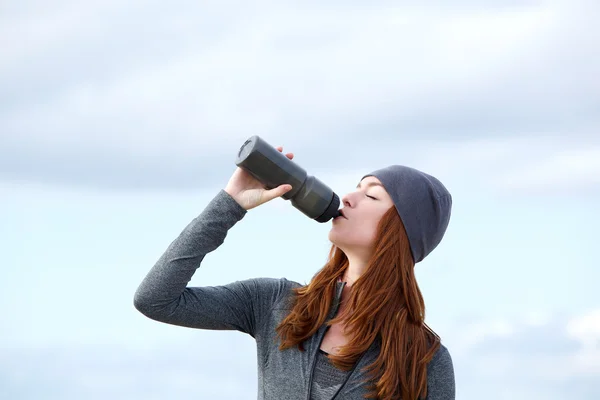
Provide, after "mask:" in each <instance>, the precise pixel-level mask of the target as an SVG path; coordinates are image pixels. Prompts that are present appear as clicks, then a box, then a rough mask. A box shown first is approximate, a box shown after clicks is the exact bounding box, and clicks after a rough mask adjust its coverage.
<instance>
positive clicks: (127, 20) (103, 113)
mask: <svg viewBox="0 0 600 400" xmlns="http://www.w3.org/2000/svg"><path fill="white" fill-rule="evenodd" d="M438 3H439V2H433V3H427V4H423V5H421V6H419V7H416V6H408V5H400V6H399V5H397V4H394V5H392V4H391V3H389V2H380V3H376V4H375V3H373V4H371V5H370V6H369V7H365V6H364V5H363V4H358V3H357V4H353V5H348V6H346V5H344V6H343V7H341V8H336V7H332V6H329V7H326V8H319V7H323V6H321V5H319V6H317V5H315V4H309V5H303V6H302V7H300V8H297V7H296V6H294V7H291V5H290V4H287V3H283V4H280V5H278V6H277V7H274V6H273V5H272V4H269V3H264V4H262V6H263V8H261V6H259V7H255V8H252V7H243V5H242V4H236V7H234V9H235V10H237V11H236V12H235V14H234V15H231V13H230V12H228V11H226V5H223V4H221V5H217V3H214V4H213V3H202V4H194V5H192V4H190V5H187V6H185V7H186V8H172V7H171V8H169V9H168V10H162V9H160V10H159V9H157V8H152V7H148V5H147V4H143V3H128V5H127V6H123V5H122V3H117V2H109V3H103V4H102V5H101V4H100V3H98V4H95V3H93V4H88V3H86V5H77V6H72V5H69V6H65V7H64V8H62V9H57V10H58V11H49V10H48V9H46V11H44V12H40V11H36V12H35V13H34V12H31V13H30V14H28V13H26V12H20V13H16V12H15V14H14V15H13V17H12V19H11V16H10V14H8V16H7V15H4V17H3V21H6V22H7V23H6V24H3V25H2V26H3V28H1V29H2V31H1V32H2V33H1V35H2V36H6V37H11V36H15V37H17V36H20V35H21V34H22V33H23V31H24V30H27V27H28V26H34V25H35V26H37V27H38V28H37V29H38V30H27V31H28V34H27V35H25V36H24V39H23V42H24V43H25V44H26V45H19V46H13V47H10V49H9V50H7V51H6V52H5V53H4V56H3V57H4V58H5V60H6V62H5V63H3V65H4V67H3V68H4V69H3V71H4V73H3V74H2V76H3V78H2V80H0V90H3V91H4V92H5V93H9V94H10V100H8V99H7V101H4V103H0V104H2V105H3V108H4V107H6V108H5V111H3V112H0V131H1V132H2V135H0V145H1V146H0V148H2V149H4V152H5V155H4V156H3V157H0V160H1V161H0V173H1V174H2V176H3V178H4V179H8V180H14V179H23V180H37V181H46V182H61V183H66V184H75V185H82V184H83V185H86V184H92V185H98V186H104V187H107V186H112V187H115V186H121V187H137V186H153V185H154V186H158V187H160V186H163V187H164V186H165V185H167V186H169V187H173V186H180V185H183V186H185V185H186V183H185V182H190V181H191V180H192V179H191V177H190V175H189V174H191V173H190V172H189V171H191V170H196V171H198V170H204V169H206V168H207V167H208V166H210V168H215V167H216V166H215V165H214V163H213V161H214V160H215V159H216V158H217V156H218V155H222V154H224V153H227V152H229V151H230V150H229V149H230V145H231V143H232V142H238V141H239V142H240V143H241V141H242V140H244V139H245V138H247V137H249V136H251V135H253V134H260V135H262V136H263V137H268V138H269V139H270V140H282V141H288V142H289V141H292V138H293V141H294V142H295V144H296V146H298V147H300V148H302V147H303V148H304V149H310V153H306V154H310V155H311V156H313V157H318V156H319V155H320V154H321V153H320V152H321V149H320V148H318V147H320V146H322V147H323V148H327V147H329V146H332V145H334V144H335V145H338V144H339V153H340V154H343V153H356V149H357V148H361V149H364V148H366V147H368V146H367V145H368V143H367V141H374V142H375V141H379V142H381V143H382V142H386V143H390V144H391V143H392V141H393V140H395V139H396V138H399V139H400V140H408V141H411V142H413V143H416V145H417V146H418V145H419V143H420V144H421V145H423V144H427V145H429V144H431V143H430V142H431V141H433V142H434V146H437V147H438V148H440V147H441V146H445V145H448V146H450V147H451V148H454V149H458V151H461V152H462V153H463V154H466V158H465V160H470V161H471V162H479V161H484V162H487V163H489V162H490V161H491V162H494V161H497V162H498V163H499V162H506V156H511V155H512V154H510V153H509V152H512V151H514V144H516V143H517V142H519V141H521V142H526V141H527V140H530V142H531V143H529V146H537V144H538V142H539V141H540V140H543V139H540V138H541V137H542V136H543V135H547V134H549V133H550V134H553V135H556V134H558V135H560V134H562V133H564V132H565V131H567V130H568V132H569V134H571V135H573V136H574V137H575V138H579V139H580V140H583V141H586V140H587V141H591V139H589V138H588V136H589V132H590V131H591V132H595V131H597V128H598V127H599V126H600V121H598V118H597V115H596V114H595V113H593V112H591V111H590V110H593V109H595V108H594V107H595V105H597V104H598V101H599V99H598V96H597V93H598V91H597V90H595V89H594V85H595V84H594V82H593V80H592V79H591V77H593V76H595V73H594V71H595V69H597V68H596V66H597V67H599V68H600V65H596V64H595V61H594V59H591V60H588V59H587V58H588V57H587V51H586V47H582V46H579V45H578V43H583V41H585V43H588V44H589V45H594V44H595V43H596V41H598V40H600V34H598V32H600V30H597V29H594V28H593V27H592V26H591V25H590V26H589V27H590V29H586V30H585V32H584V31H583V30H581V29H575V28H577V27H582V26H588V23H590V22H591V21H590V19H589V14H590V12H589V10H588V9H589V7H594V4H593V3H586V2H569V3H567V2H563V1H551V2H529V3H527V4H525V5H523V3H520V4H519V6H518V7H517V6H516V5H515V4H514V3H512V2H491V3H486V4H484V5H482V4H479V3H478V4H472V3H471V2H464V3H461V7H460V10H459V11H457V10H454V9H452V8H448V7H442V5H441V4H438ZM240 7H241V8H240ZM250 9H251V12H250V14H248V15H247V17H244V18H242V14H243V13H245V12H246V11H250ZM132 21H136V22H140V23H141V22H144V21H145V22H146V25H145V26H147V27H148V29H146V30H132V29H131V23H132ZM109 25H110V26H111V29H107V26H109ZM508 26H510V29H507V27H508ZM150 27H151V28H150ZM11 49H12V50H11ZM557 54H559V55H560V54H568V59H569V60H571V62H570V63H565V62H564V60H563V58H561V57H557V56H556V55H557ZM584 61H585V62H584ZM583 126H585V129H584V128H583ZM519 135H527V137H528V138H529V139H526V140H521V139H515V138H516V137H518V136H519ZM503 137H506V138H508V139H507V141H508V144H507V143H506V142H503V140H504V139H502V140H500V138H503ZM582 137H585V139H581V138H582ZM481 138H498V140H496V139H492V140H491V141H488V142H487V143H486V140H480V139H481ZM489 143H492V144H493V146H494V147H492V146H489V147H488V148H487V149H484V148H483V147H484V146H486V145H487V144H489ZM455 144H457V146H455ZM319 145H320V146H319ZM463 146H464V147H463ZM427 150H428V151H429V148H428V149H427ZM527 150H528V149H520V150H519V154H523V153H525V152H526V151H527ZM384 151H385V150H384ZM435 151H436V150H435V149H434V150H433V152H434V153H435ZM574 151H579V150H577V149H575V150H574ZM421 156H423V154H421ZM223 157H225V156H223ZM337 157H338V155H336V154H328V159H327V160H326V161H324V164H323V165H324V167H325V168H330V169H332V168H336V167H337V166H338V165H339V158H337ZM423 157H427V154H425V155H424V156H423ZM486 157H491V159H489V158H486ZM552 157H554V155H553V156H552ZM591 157H592V156H590V158H591ZM361 159H362V160H363V161H364V162H365V164H368V163H369V159H371V160H374V159H377V160H379V159H380V157H378V154H376V152H373V153H372V154H366V155H362V154H361ZM444 160H446V161H444ZM538 161H539V160H534V162H533V163H532V166H531V168H530V167H528V166H526V165H525V166H524V165H523V163H524V160H518V162H516V163H515V170H516V172H515V173H518V175H519V178H520V179H521V180H523V182H522V183H519V181H518V180H512V181H511V184H512V185H520V186H519V187H516V188H514V189H515V190H516V189H518V190H521V189H520V188H521V187H522V186H527V187H530V186H531V185H529V183H530V182H529V181H531V180H536V181H537V182H538V184H539V185H550V183H547V184H545V183H543V181H544V180H547V181H548V179H549V178H548V176H547V175H548V174H547V173H546V170H547V168H546V167H545V166H544V163H553V164H552V165H553V168H560V167H561V162H562V163H567V164H568V166H569V168H571V170H573V171H572V172H571V175H572V174H577V175H578V176H580V178H578V179H579V180H578V182H584V184H585V182H588V179H587V177H586V176H585V174H586V173H588V175H589V171H588V170H586V169H585V168H584V167H581V166H579V167H576V166H573V165H572V164H573V162H572V161H569V160H567V161H559V162H558V164H557V163H556V162H555V161H548V160H542V161H540V163H541V164H540V163H538ZM441 162H445V163H448V164H451V165H453V164H455V163H457V162H458V161H457V159H454V160H453V159H448V158H446V159H444V158H442V161H441ZM224 163H225V161H223V163H222V164H224ZM538 164H540V165H541V166H537V165H538ZM509 165H512V163H509ZM593 165H594V166H595V165H596V164H593ZM471 167H472V166H471ZM452 168H454V166H452ZM522 168H530V169H531V171H530V172H525V173H521V172H522ZM536 168H537V169H539V170H540V171H541V172H540V171H537V172H536ZM594 168H595V167H594ZM357 169H360V168H357ZM586 171H588V172H586ZM504 172H505V173H506V174H505V175H502V176H500V177H499V181H502V180H503V179H504V180H506V179H509V178H510V177H511V176H510V174H511V173H512V172H511V171H504ZM571 175H569V176H571ZM527 176H529V180H527V179H526V177H527ZM556 176H557V175H555V174H553V175H552V179H556ZM548 182H549V181H548ZM563 183H564V179H563V181H561V182H558V184H559V185H561V186H562V185H563ZM503 185H504V186H503V189H504V188H505V187H506V184H503Z"/></svg>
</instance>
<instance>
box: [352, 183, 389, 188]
mask: <svg viewBox="0 0 600 400" xmlns="http://www.w3.org/2000/svg"><path fill="white" fill-rule="evenodd" d="M371 186H381V187H383V185H382V184H381V183H379V182H369V183H367V187H371ZM356 188H357V189H360V182H358V185H356Z"/></svg>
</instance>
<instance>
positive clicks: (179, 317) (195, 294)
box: [140, 278, 289, 337]
mask: <svg viewBox="0 0 600 400" xmlns="http://www.w3.org/2000/svg"><path fill="white" fill-rule="evenodd" d="M287 290H289V284H288V281H287V280H286V279H284V278H282V279H273V278H254V279H247V280H242V281H236V282H232V283H229V284H226V285H221V286H202V287H187V288H185V290H184V291H183V293H182V294H181V295H180V296H179V298H178V299H177V300H176V301H174V302H173V303H171V304H167V305H164V306H161V307H160V309H159V308H157V307H153V310H152V312H148V313H147V312H144V310H140V311H142V312H143V313H144V314H145V315H146V316H148V317H149V318H152V319H154V320H157V321H161V322H165V323H169V324H173V325H179V326H186V327H190V328H197V329H212V330H238V331H241V332H245V333H247V334H249V335H251V336H253V337H254V336H255V333H256V331H257V329H258V328H259V327H260V326H261V325H262V323H263V321H264V320H265V318H267V317H268V315H269V313H270V310H271V307H272V306H273V304H274V303H275V302H276V301H277V300H278V299H279V297H280V296H281V295H283V294H285V292H286V291H287Z"/></svg>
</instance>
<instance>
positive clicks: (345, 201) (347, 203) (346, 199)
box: [342, 192, 354, 207]
mask: <svg viewBox="0 0 600 400" xmlns="http://www.w3.org/2000/svg"><path fill="white" fill-rule="evenodd" d="M353 196H354V192H350V193H347V194H345V195H344V196H342V203H343V204H344V206H346V207H350V200H351V199H352V201H353V202H354V197H353Z"/></svg>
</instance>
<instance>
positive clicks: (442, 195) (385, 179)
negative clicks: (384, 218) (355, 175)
mask: <svg viewBox="0 0 600 400" xmlns="http://www.w3.org/2000/svg"><path fill="white" fill-rule="evenodd" d="M367 176H374V177H376V178H377V179H379V181H380V182H381V183H382V184H383V186H384V188H385V190H386V191H387V192H388V193H389V195H390V196H391V198H392V200H393V201H394V205H395V206H396V210H397V211H398V214H399V215H400V219H402V223H403V224H404V228H405V229H406V233H407V235H408V241H409V243H410V251H411V254H412V256H413V260H414V262H415V264H416V263H418V262H419V261H421V260H423V259H424V258H425V256H427V255H428V254H429V253H431V251H432V250H433V249H435V248H436V247H437V245H438V244H439V243H440V241H441V240H442V237H443V236H444V233H445V232H446V228H447V227H448V222H449V221H450V212H451V209H452V196H451V195H450V193H449V192H448V190H447V189H446V188H445V187H444V185H443V184H442V183H441V182H440V181H439V180H438V179H436V178H434V177H433V176H431V175H428V174H426V173H424V172H421V171H419V170H416V169H414V168H410V167H405V166H402V165H391V166H389V167H386V168H382V169H379V170H376V171H374V172H371V173H370V174H368V175H365V176H363V177H362V179H364V178H366V177H367ZM362 179H361V180H362Z"/></svg>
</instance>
